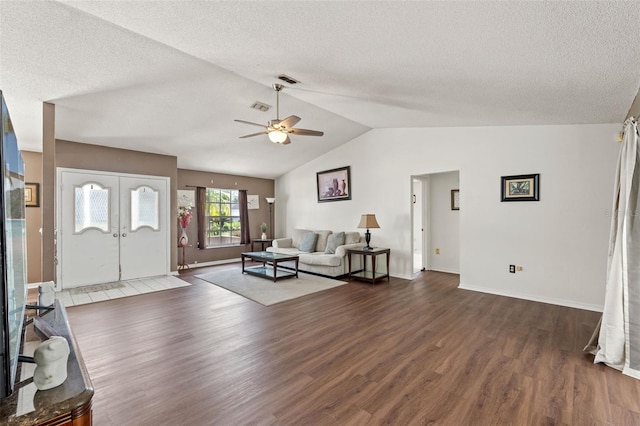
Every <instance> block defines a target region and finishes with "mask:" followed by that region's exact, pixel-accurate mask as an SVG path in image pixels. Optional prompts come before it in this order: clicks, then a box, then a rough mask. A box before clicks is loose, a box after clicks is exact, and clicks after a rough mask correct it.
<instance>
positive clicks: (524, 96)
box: [0, 0, 640, 178]
mask: <svg viewBox="0 0 640 426" xmlns="http://www.w3.org/2000/svg"><path fill="white" fill-rule="evenodd" d="M638 40H640V7H638V3H636V2H544V1H533V2H515V1H514V2H485V1H472V2H418V1H411V2H409V1H406V2H404V1H312V2H307V1H305V2H302V1H300V2H294V1H287V2H282V1H256V2H254V1H224V2H223V1H154V2H142V1H127V0H123V1H29V2H23V1H7V0H0V89H1V90H2V91H3V93H4V95H5V98H6V99H7V102H8V104H9V109H10V113H11V116H12V120H13V122H14V125H15V128H16V131H17V135H18V139H19V143H20V144H21V146H22V148H23V149H27V150H33V151H40V150H41V144H42V124H41V121H42V120H41V117H42V102H44V101H47V102H52V103H54V104H56V137H57V138H59V139H66V140H72V141H78V142H85V143H91V144H100V145H106V146H112V147H120V148H127V149H135V150H141V151H148V152H154V153H161V154H169V155H175V156H177V157H178V166H179V167H181V168H187V169H196V170H205V171H215V172H220V173H232V174H239V175H248V176H257V177H266V178H275V177H277V176H280V175H282V174H283V173H286V172H287V171H289V170H291V169H293V168H295V167H298V166H300V165H302V164H304V163H306V162H308V161H309V160H311V159H313V158H315V157H318V156H320V155H322V154H323V153H325V152H327V151H329V150H332V149H334V148H335V147H337V146H339V145H341V144H343V143H346V142H348V141H349V140H351V139H353V138H354V137H357V136H358V135H360V134H362V133H364V132H366V131H368V130H369V129H372V128H392V127H430V126H502V125H539V124H591V123H620V122H622V121H623V120H624V118H625V115H626V113H627V111H628V110H629V107H630V106H631V103H632V102H633V99H634V97H635V95H636V93H638V89H639V87H640V43H638ZM280 74H286V75H288V76H291V77H293V78H294V79H297V80H299V81H300V83H299V84H296V85H295V86H290V85H288V84H287V83H284V85H285V86H287V87H286V88H285V89H284V91H283V93H282V94H281V97H280V118H283V117H286V116H288V115H292V114H295V115H298V116H300V117H302V121H301V122H300V123H299V124H298V125H297V126H296V127H301V128H306V129H315V130H322V131H324V132H325V135H324V136H322V137H310V136H292V138H291V139H292V143H291V144H289V145H284V146H283V145H277V144H273V143H271V142H269V140H268V139H267V137H266V136H264V135H263V136H257V137H253V138H247V139H239V136H241V135H245V134H248V133H254V132H256V131H260V128H257V127H253V126H247V125H243V124H240V123H236V122H234V119H243V120H247V121H252V122H258V123H264V124H267V122H268V121H269V120H271V119H274V118H276V111H275V109H276V108H275V106H276V105H275V101H276V98H275V92H274V91H273V89H272V88H271V85H272V84H273V83H276V82H281V81H280V80H278V79H277V76H278V75H280ZM281 83H282V82H281ZM256 101H259V102H263V103H266V104H268V105H270V106H272V107H273V108H271V109H270V110H269V111H267V112H261V111H258V110H255V109H251V108H250V106H251V105H252V104H253V103H254V102H256ZM390 143H391V141H390Z"/></svg>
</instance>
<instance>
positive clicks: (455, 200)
mask: <svg viewBox="0 0 640 426" xmlns="http://www.w3.org/2000/svg"><path fill="white" fill-rule="evenodd" d="M451 210H460V190H459V189H452V190H451Z"/></svg>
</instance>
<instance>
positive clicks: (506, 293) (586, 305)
mask: <svg viewBox="0 0 640 426" xmlns="http://www.w3.org/2000/svg"><path fill="white" fill-rule="evenodd" d="M458 288H459V289H461V290H470V291H477V292H480V293H488V294H495V295H497V296H506V297H513V298H516V299H523V300H530V301H532V302H541V303H549V304H551V305H559V306H566V307H568V308H576V309H584V310H587V311H594V312H602V310H603V306H598V305H592V304H589V303H580V302H576V301H574V300H566V299H556V298H553V297H544V296H536V295H532V294H527V293H518V292H512V291H500V290H496V289H493V288H487V287H479V286H474V285H467V284H463V283H460V285H459V286H458Z"/></svg>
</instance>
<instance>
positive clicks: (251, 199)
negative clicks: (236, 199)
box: [247, 195, 260, 210]
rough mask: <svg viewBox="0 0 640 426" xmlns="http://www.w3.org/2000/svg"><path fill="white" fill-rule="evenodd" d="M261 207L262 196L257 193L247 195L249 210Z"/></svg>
mask: <svg viewBox="0 0 640 426" xmlns="http://www.w3.org/2000/svg"><path fill="white" fill-rule="evenodd" d="M259 208H260V197H259V196H257V195H247V210H257V209H259Z"/></svg>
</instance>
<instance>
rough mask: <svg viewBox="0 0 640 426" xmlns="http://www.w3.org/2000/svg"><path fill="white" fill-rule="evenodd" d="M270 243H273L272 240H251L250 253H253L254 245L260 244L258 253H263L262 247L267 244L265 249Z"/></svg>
mask: <svg viewBox="0 0 640 426" xmlns="http://www.w3.org/2000/svg"><path fill="white" fill-rule="evenodd" d="M272 242H273V238H265V239H262V238H254V239H252V240H251V251H255V250H254V248H253V244H254V243H260V251H264V245H265V244H267V247H269V246H270V245H271V243H272Z"/></svg>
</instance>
